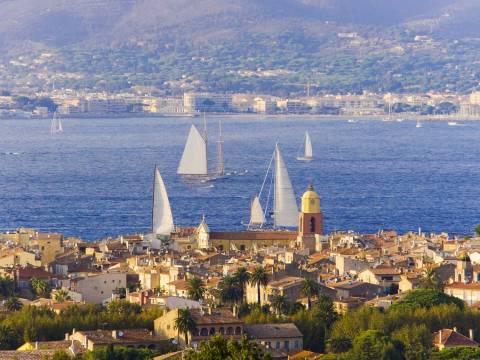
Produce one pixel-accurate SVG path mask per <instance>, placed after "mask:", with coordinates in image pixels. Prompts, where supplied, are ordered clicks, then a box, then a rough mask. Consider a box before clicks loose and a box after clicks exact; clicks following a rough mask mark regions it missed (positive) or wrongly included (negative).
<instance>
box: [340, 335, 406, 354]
mask: <svg viewBox="0 0 480 360" xmlns="http://www.w3.org/2000/svg"><path fill="white" fill-rule="evenodd" d="M397 346H398V345H396V344H395V343H394V342H393V341H392V339H390V338H389V337H387V336H385V335H384V334H383V333H382V332H380V331H377V330H367V331H364V332H363V333H361V334H360V335H359V336H357V337H356V338H355V340H354V341H353V348H352V350H350V355H351V358H352V359H357V360H397V359H398V360H401V359H402V353H401V351H400V349H399V348H398V347H397Z"/></svg>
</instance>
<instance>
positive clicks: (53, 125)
mask: <svg viewBox="0 0 480 360" xmlns="http://www.w3.org/2000/svg"><path fill="white" fill-rule="evenodd" d="M61 133H63V125H62V119H60V118H59V117H58V116H57V112H54V113H53V118H52V121H51V122H50V134H52V135H55V134H61Z"/></svg>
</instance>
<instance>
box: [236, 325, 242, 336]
mask: <svg viewBox="0 0 480 360" xmlns="http://www.w3.org/2000/svg"><path fill="white" fill-rule="evenodd" d="M241 334H242V328H241V327H240V326H237V328H236V329H235V335H241Z"/></svg>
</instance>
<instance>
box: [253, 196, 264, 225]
mask: <svg viewBox="0 0 480 360" xmlns="http://www.w3.org/2000/svg"><path fill="white" fill-rule="evenodd" d="M264 223H265V214H264V213H263V209H262V205H261V204H260V199H259V197H258V196H255V198H254V199H253V202H252V207H251V209H250V225H263V224H264Z"/></svg>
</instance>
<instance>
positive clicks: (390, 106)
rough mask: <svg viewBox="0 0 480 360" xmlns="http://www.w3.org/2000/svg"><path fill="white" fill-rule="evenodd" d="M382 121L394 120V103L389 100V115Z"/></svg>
mask: <svg viewBox="0 0 480 360" xmlns="http://www.w3.org/2000/svg"><path fill="white" fill-rule="evenodd" d="M382 121H384V122H391V121H393V119H392V103H391V102H388V117H386V118H383V119H382Z"/></svg>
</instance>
